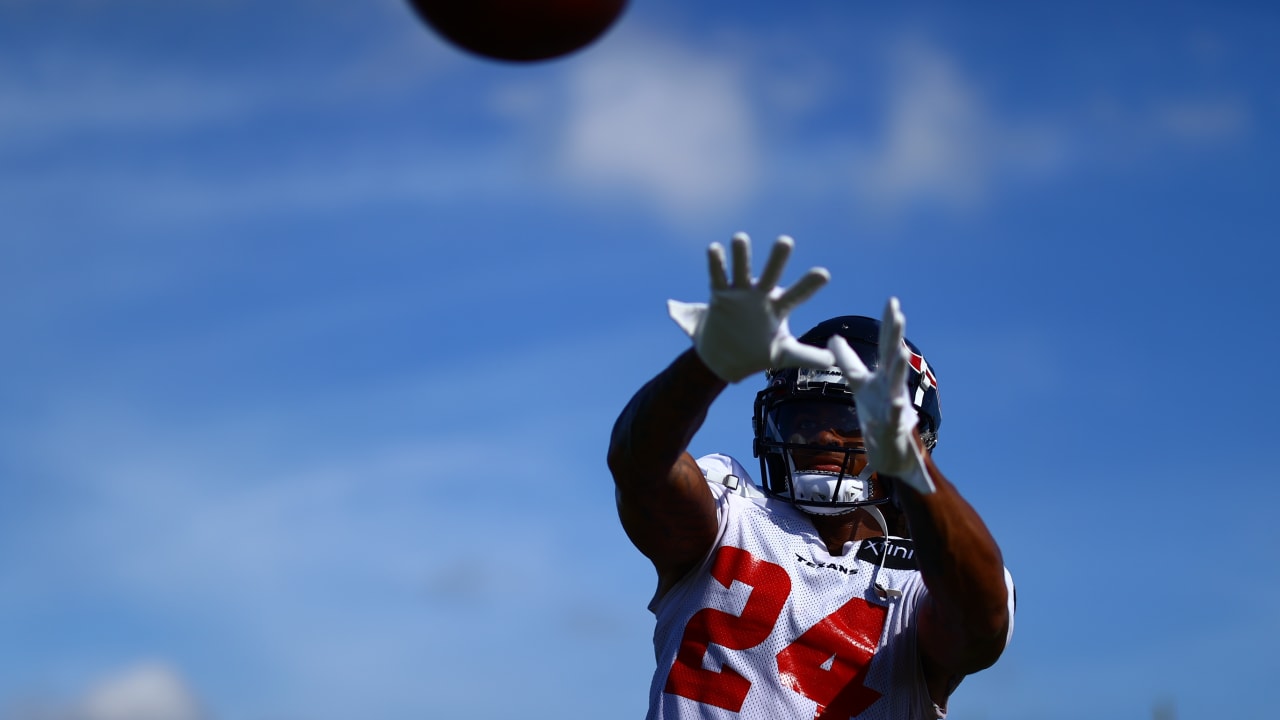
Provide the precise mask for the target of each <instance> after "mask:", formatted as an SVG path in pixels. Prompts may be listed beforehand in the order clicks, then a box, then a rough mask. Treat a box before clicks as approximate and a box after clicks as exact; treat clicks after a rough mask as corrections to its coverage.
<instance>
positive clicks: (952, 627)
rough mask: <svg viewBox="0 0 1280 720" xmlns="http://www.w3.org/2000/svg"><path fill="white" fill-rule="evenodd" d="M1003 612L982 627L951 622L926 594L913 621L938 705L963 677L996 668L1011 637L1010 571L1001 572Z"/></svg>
mask: <svg viewBox="0 0 1280 720" xmlns="http://www.w3.org/2000/svg"><path fill="white" fill-rule="evenodd" d="M1003 579H1004V586H1005V605H1006V608H1005V611H1004V612H1003V613H997V614H996V615H997V616H998V617H993V618H989V619H987V620H986V621H984V622H981V623H968V624H966V623H964V622H960V621H957V620H956V619H953V618H950V617H948V616H947V614H946V613H945V612H944V609H943V608H941V607H940V606H939V605H938V604H937V602H936V600H935V598H934V597H933V596H932V595H930V594H928V592H927V591H926V594H925V596H924V597H923V598H922V601H921V604H920V608H919V611H918V614H917V617H916V620H917V622H918V624H919V628H918V633H917V637H916V641H917V650H918V652H919V655H920V660H921V665H922V668H923V670H924V675H925V680H926V683H927V684H928V686H929V693H930V695H931V696H933V698H934V701H935V702H937V703H938V704H939V705H945V703H946V699H947V696H948V695H950V694H951V691H952V690H954V689H955V687H956V685H958V684H959V683H960V680H961V679H962V678H964V676H965V675H970V674H972V673H975V672H977V671H979V670H982V669H984V668H987V667H990V666H991V665H993V664H995V662H996V660H997V659H999V657H1000V655H1001V654H1002V653H1003V652H1004V649H1005V647H1007V646H1008V644H1009V640H1010V638H1011V636H1012V635H1013V617H1014V611H1015V604H1016V601H1015V597H1016V595H1015V592H1014V587H1013V578H1012V576H1010V574H1009V571H1008V570H1007V569H1006V570H1004V571H1003Z"/></svg>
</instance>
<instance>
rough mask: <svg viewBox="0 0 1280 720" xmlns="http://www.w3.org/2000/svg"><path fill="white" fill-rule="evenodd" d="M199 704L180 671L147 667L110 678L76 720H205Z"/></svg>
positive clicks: (161, 666)
mask: <svg viewBox="0 0 1280 720" xmlns="http://www.w3.org/2000/svg"><path fill="white" fill-rule="evenodd" d="M203 717H204V713H203V712H201V710H200V707H199V703H198V702H197V701H196V699H195V696H194V695H193V694H192V692H191V690H190V689H189V688H188V686H187V683H186V682H185V681H184V680H183V678H182V677H181V676H180V675H179V674H178V672H177V671H176V670H174V669H173V668H172V667H170V666H169V665H167V664H165V663H146V664H142V665H137V666H134V667H132V668H128V669H126V670H124V671H122V672H120V673H118V674H116V675H113V676H111V677H108V678H106V679H105V680H103V681H102V682H100V683H99V684H98V685H97V686H96V687H94V688H93V689H92V690H90V691H89V693H88V695H87V696H86V697H85V699H84V701H83V702H82V703H81V705H80V709H79V712H77V713H76V720H201V719H202V718H203Z"/></svg>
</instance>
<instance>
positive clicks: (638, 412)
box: [609, 350, 728, 593]
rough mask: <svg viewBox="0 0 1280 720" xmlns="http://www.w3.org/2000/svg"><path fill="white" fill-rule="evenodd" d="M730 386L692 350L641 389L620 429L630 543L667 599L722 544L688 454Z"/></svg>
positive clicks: (621, 489)
mask: <svg viewBox="0 0 1280 720" xmlns="http://www.w3.org/2000/svg"><path fill="white" fill-rule="evenodd" d="M727 384H728V383H726V382H725V381H724V380H721V379H720V378H719V377H717V376H716V375H715V374H714V373H712V372H711V370H710V369H708V368H707V366H706V365H705V364H704V363H703V362H702V360H701V359H700V358H699V357H698V355H697V354H696V353H695V352H694V351H693V350H688V351H686V352H684V353H683V354H682V355H680V356H679V357H678V358H676V360H675V362H673V363H671V365H670V366H668V367H667V368H666V369H665V370H663V371H662V372H661V373H660V374H659V375H658V376H657V377H655V378H654V379H652V380H650V381H649V382H648V383H646V384H645V386H644V387H642V388H640V391H639V392H637V393H636V394H635V396H634V397H632V398H631V402H629V403H627V406H626V408H624V409H623V411H622V414H621V415H620V416H619V417H618V421H617V422H616V423H615V424H614V426H613V434H612V436H611V437H610V440H609V470H610V471H611V472H612V473H613V481H614V484H615V485H616V487H617V491H618V515H619V517H620V518H621V519H622V527H623V529H624V530H626V532H627V537H629V538H631V542H632V543H634V544H635V546H636V547H637V548H638V549H639V550H640V552H642V553H644V555H645V556H646V557H648V558H649V560H650V561H652V562H653V565H654V567H655V568H656V569H657V571H658V592H659V593H664V592H666V590H667V589H668V588H670V587H671V585H673V584H674V583H675V582H676V581H677V580H679V579H680V578H681V577H683V576H684V575H685V573H687V572H688V571H689V570H690V569H691V568H692V567H693V566H694V565H695V564H697V562H698V561H699V560H700V559H701V558H702V556H703V555H704V554H706V552H707V550H708V549H710V547H711V543H712V541H714V540H715V536H716V529H717V524H716V508H715V503H714V502H713V500H712V497H711V490H710V489H708V487H707V482H706V480H705V479H703V477H702V471H701V470H700V469H699V468H698V465H697V463H695V462H694V460H693V457H692V456H690V455H689V453H688V452H686V451H685V448H687V447H688V446H689V442H690V441H691V440H692V439H693V436H694V433H696V432H697V431H698V428H700V427H701V426H702V421H703V420H704V419H705V418H706V415H707V410H708V408H710V407H711V403H712V401H714V400H715V399H716V397H718V396H719V395H720V393H721V391H723V390H724V388H725V387H726V386H727Z"/></svg>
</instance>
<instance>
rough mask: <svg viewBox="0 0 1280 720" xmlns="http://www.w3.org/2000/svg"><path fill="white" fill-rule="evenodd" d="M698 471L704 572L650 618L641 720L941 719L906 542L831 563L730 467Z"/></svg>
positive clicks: (786, 513) (658, 601)
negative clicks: (705, 499) (708, 497)
mask: <svg viewBox="0 0 1280 720" xmlns="http://www.w3.org/2000/svg"><path fill="white" fill-rule="evenodd" d="M698 464H699V466H700V467H702V469H703V473H704V475H706V476H707V478H708V482H709V485H710V487H711V491H712V494H713V495H714V496H715V500H716V507H717V515H718V517H719V523H720V530H719V534H718V536H717V537H716V541H715V544H714V546H713V547H712V549H711V551H710V552H709V553H708V554H707V556H706V557H705V558H704V560H703V562H702V563H701V564H700V565H699V566H698V567H696V568H694V569H693V570H692V571H691V572H690V573H689V574H688V575H686V576H685V577H684V578H682V579H681V580H680V582H678V583H677V584H676V585H675V586H673V587H672V588H671V590H670V591H668V592H667V593H666V594H665V595H663V596H662V597H661V598H655V599H654V601H653V602H652V603H650V605H649V609H650V610H652V611H653V613H654V615H655V616H656V617H657V627H656V629H655V630H654V650H655V653H656V655H657V663H658V670H657V672H656V673H655V675H654V679H653V685H652V686H651V687H650V690H649V715H648V717H649V720H689V719H691V718H698V719H700V720H778V719H780V718H789V719H790V718H794V719H796V720H807V719H809V718H816V719H818V720H835V719H839V720H846V719H847V718H852V717H857V718H859V719H860V720H937V719H938V718H942V717H944V716H945V712H944V711H943V710H941V709H939V708H937V707H935V706H934V704H933V702H932V701H931V700H930V698H929V693H928V690H927V689H926V688H925V684H924V678H923V675H922V673H921V670H920V661H919V658H918V656H917V652H916V609H917V607H918V606H919V603H920V600H921V598H922V597H923V594H924V593H925V592H926V591H925V587H924V584H923V582H922V581H921V579H920V573H919V572H918V571H917V570H916V565H915V559H914V552H915V551H914V548H913V546H912V544H911V541H910V540H904V539H899V538H891V539H889V540H888V541H887V542H886V541H885V539H884V538H875V539H872V540H863V541H861V542H857V543H848V544H846V546H845V552H844V553H843V554H842V555H839V556H833V555H831V554H829V553H828V552H827V548H826V545H825V544H824V543H823V541H822V539H821V538H820V537H819V536H818V533H817V531H816V530H815V529H814V526H813V522H812V521H811V520H810V519H809V518H808V516H806V515H805V514H804V513H802V512H800V511H799V510H797V509H796V508H795V507H794V506H792V505H791V504H790V503H786V502H782V501H778V500H772V499H769V498H766V497H764V496H763V495H762V494H761V493H760V491H759V490H758V489H756V488H755V487H754V485H752V484H751V480H750V478H749V476H748V475H747V474H746V471H745V470H744V469H742V466H741V465H739V464H738V463H737V462H736V461H734V460H733V459H732V458H729V457H727V456H724V455H710V456H707V457H704V458H701V459H700V460H699V461H698ZM727 476H731V477H728V479H727V480H726V477H727ZM886 547H887V550H888V552H887V555H882V553H884V552H885V549H886ZM882 561H883V567H881V565H882ZM877 585H879V586H880V587H881V588H884V589H887V590H888V591H889V592H882V591H881V590H878V589H877Z"/></svg>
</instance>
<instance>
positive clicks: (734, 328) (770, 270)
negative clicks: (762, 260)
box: [667, 233, 835, 383]
mask: <svg viewBox="0 0 1280 720" xmlns="http://www.w3.org/2000/svg"><path fill="white" fill-rule="evenodd" d="M794 245H795V243H794V241H792V239H791V238H789V237H787V236H785V235H783V236H780V237H779V238H778V241H777V242H776V243H774V245H773V251H772V252H770V253H769V261H768V262H767V263H766V264H765V266H764V274H763V275H761V276H760V279H759V280H758V281H755V282H753V281H752V279H751V239H750V238H748V237H747V236H746V234H745V233H738V234H736V235H734V236H733V283H732V284H730V283H729V278H728V275H727V273H726V272H725V264H724V247H723V246H722V245H720V243H712V244H711V247H709V248H708V249H707V260H708V264H709V265H710V270H711V302H710V304H704V303H685V302H680V301H678V300H668V301H667V313H668V314H669V315H671V319H672V320H675V321H676V324H677V325H679V326H680V329H682V330H684V331H685V333H687V334H688V335H689V337H691V338H693V346H694V348H695V349H696V350H697V352H698V357H700V358H702V361H703V362H704V363H706V364H707V367H709V368H711V371H712V372H714V373H715V374H716V375H718V376H719V377H720V378H721V379H722V380H725V381H727V382H731V383H736V382H738V381H739V380H742V379H743V378H746V377H748V376H750V375H753V374H755V373H757V372H760V371H762V370H766V369H768V368H771V367H796V366H802V367H815V368H822V367H831V365H832V363H833V362H834V361H835V359H834V358H833V357H832V355H831V353H830V352H828V351H826V350H823V349H822V348H816V347H812V346H810V345H804V344H802V343H801V342H800V341H799V340H796V339H795V338H794V337H793V336H792V335H791V331H790V330H789V329H788V328H787V315H789V314H791V311H792V310H793V309H795V307H796V306H797V305H799V304H800V303H802V302H804V301H805V300H808V299H809V297H810V296H811V295H813V294H814V293H815V292H817V291H818V289H819V288H821V287H822V286H823V285H826V284H827V281H828V280H830V279H831V275H830V273H828V272H827V271H826V269H824V268H813V269H811V270H810V271H809V272H807V273H805V275H804V277H802V278H800V281H799V282H797V283H796V284H795V285H793V286H791V288H789V289H786V290H784V289H783V288H780V287H777V285H778V280H779V279H780V278H781V277H782V269H783V267H784V266H785V265H786V264H787V258H788V257H790V256H791V248H792V247H793V246H794Z"/></svg>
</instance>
